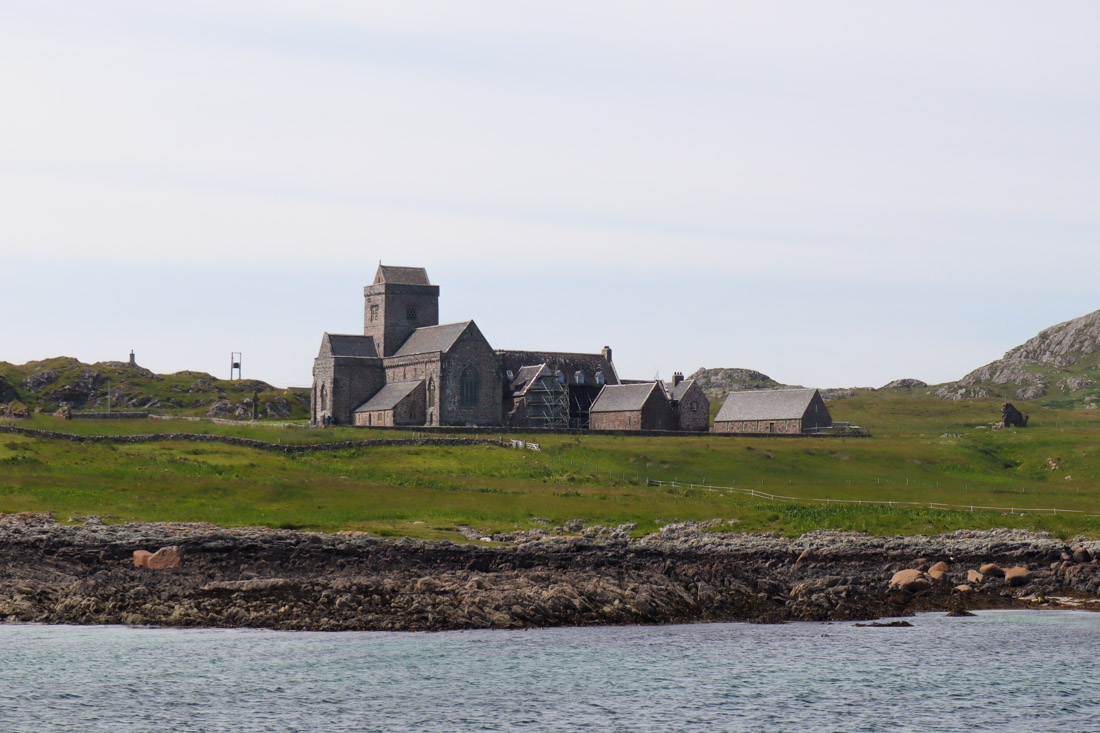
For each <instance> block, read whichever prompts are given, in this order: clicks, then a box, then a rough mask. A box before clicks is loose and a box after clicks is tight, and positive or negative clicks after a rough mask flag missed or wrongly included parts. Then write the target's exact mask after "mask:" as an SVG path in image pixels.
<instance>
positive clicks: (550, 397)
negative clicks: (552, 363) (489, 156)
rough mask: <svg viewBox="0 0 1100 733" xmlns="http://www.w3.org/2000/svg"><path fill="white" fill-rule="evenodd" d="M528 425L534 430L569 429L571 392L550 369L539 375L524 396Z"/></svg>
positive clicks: (532, 381)
mask: <svg viewBox="0 0 1100 733" xmlns="http://www.w3.org/2000/svg"><path fill="white" fill-rule="evenodd" d="M524 399H525V403H526V408H527V423H528V425H530V426H531V427H533V428H552V429H556V430H565V429H567V428H568V427H569V390H568V388H567V387H566V386H565V385H564V384H562V383H561V382H560V381H559V380H558V378H557V375H555V374H554V373H552V372H551V371H550V370H549V369H543V370H542V371H540V372H539V373H538V376H536V377H535V378H534V379H532V380H531V384H530V385H528V387H527V392H526V394H525V395H524Z"/></svg>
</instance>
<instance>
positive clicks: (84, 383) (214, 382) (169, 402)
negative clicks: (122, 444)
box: [0, 356, 309, 418]
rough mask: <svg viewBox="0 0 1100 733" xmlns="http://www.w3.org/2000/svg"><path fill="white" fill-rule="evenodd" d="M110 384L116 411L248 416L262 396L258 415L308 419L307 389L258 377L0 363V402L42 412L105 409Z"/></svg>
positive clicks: (113, 365) (60, 361)
mask: <svg viewBox="0 0 1100 733" xmlns="http://www.w3.org/2000/svg"><path fill="white" fill-rule="evenodd" d="M108 382H109V383H110V391H111V400H110V402H111V409H112V410H116V411H117V410H145V411H153V412H157V411H163V412H167V413H175V414H193V415H207V416H210V417H249V416H251V414H252V397H253V394H254V393H257V392H258V393H259V402H260V405H259V415H260V417H271V418H304V417H309V390H308V389H276V388H275V387H272V386H271V385H270V384H268V383H267V382H261V381H260V380H258V379H239V380H232V381H230V380H224V379H217V378H215V377H214V376H212V375H210V374H207V373H205V372H193V371H182V372H176V373H174V374H154V373H153V372H151V371H149V370H148V369H145V368H144V367H141V366H132V365H130V364H129V363H127V362H121V361H101V362H98V363H95V364H85V363H83V362H80V361H78V360H77V359H73V358H71V357H68V356H59V357H56V358H54V359H45V360H42V361H30V362H27V363H26V364H19V365H16V364H9V363H7V362H0V404H6V403H11V402H13V401H17V402H21V403H23V404H24V405H26V406H27V407H29V408H30V409H31V410H35V409H40V410H42V411H44V412H46V411H48V412H53V411H55V410H57V409H58V408H59V407H61V406H63V405H66V406H68V407H70V408H72V409H74V410H88V411H104V410H106V409H107V387H108Z"/></svg>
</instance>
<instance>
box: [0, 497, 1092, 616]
mask: <svg viewBox="0 0 1100 733" xmlns="http://www.w3.org/2000/svg"><path fill="white" fill-rule="evenodd" d="M721 529H722V527H720V526H717V525H716V524H715V523H702V524H700V523H683V524H672V525H668V526H666V527H664V528H663V529H662V531H660V532H656V533H653V534H650V535H647V536H645V537H642V538H638V539H632V538H631V537H630V534H629V530H630V527H620V528H603V527H584V526H583V523H576V524H573V525H572V526H570V525H566V527H563V528H556V529H554V530H551V529H547V530H545V531H544V530H528V531H525V532H517V533H512V534H510V535H497V536H494V537H491V538H488V539H494V540H498V541H506V542H508V543H509V544H497V543H496V542H493V543H489V542H481V541H479V540H481V539H483V538H482V537H481V536H480V533H478V532H476V531H475V530H467V531H466V534H467V535H468V536H470V537H476V538H477V540H475V542H474V543H472V544H466V543H463V544H456V543H451V542H431V541H419V540H411V539H400V540H380V539H378V538H376V537H373V536H371V535H367V534H362V533H336V534H320V533H312V532H295V531H287V530H271V529H266V528H256V527H252V528H235V529H225V528H220V527H214V526H212V525H205V524H114V525H107V524H103V523H102V522H100V521H98V520H97V519H96V518H90V517H89V518H84V521H83V524H61V523H58V522H56V521H55V520H54V519H53V518H52V517H50V516H49V515H42V514H11V515H0V621H5V622H7V623H27V622H34V623H49V624H132V625H153V626H179V627H196V626H206V627H258V628H270V629H287V630H291V629H293V630H318V631H320V630H325V631H337V630H392V631H398V630H400V631H414V630H416V631H428V630H445V629H477V628H528V627H538V626H589V625H600V624H664V623H691V622H702V621H750V622H759V623H782V622H785V621H867V620H872V619H876V618H882V617H890V616H906V615H911V614H913V613H916V612H918V611H953V612H956V613H961V612H964V611H967V610H973V609H984V608H1042V607H1067V606H1072V607H1078V608H1086V609H1090V610H1100V600H1097V599H1098V598H1100V564H1098V562H1097V560H1096V559H1094V556H1095V555H1097V554H1098V553H1100V542H1096V541H1079V542H1078V541H1071V542H1068V543H1067V542H1064V541H1062V540H1059V539H1057V538H1055V537H1052V536H1049V535H1041V534H1031V533H1028V532H1024V531H1019V530H993V531H988V532H982V531H959V532H953V533H951V534H947V535H939V536H935V537H921V536H917V537H890V538H877V537H868V536H866V535H860V534H852V533H841V532H813V533H810V534H807V535H803V536H802V537H797V538H783V537H778V536H773V535H747V534H737V533H733V532H723V531H719V530H721ZM585 535H588V536H585ZM164 547H176V548H178V550H179V556H180V557H181V558H182V560H181V561H180V562H179V564H178V566H176V567H162V568H160V569H154V568H153V567H152V566H149V567H139V566H137V565H135V552H138V551H144V554H139V555H138V559H139V562H141V563H147V562H148V561H149V554H148V553H150V552H154V551H156V550H159V549H161V548H164ZM171 554H172V553H169V555H171ZM153 564H154V565H156V563H153ZM170 564H171V563H169V565H170ZM994 565H995V566H998V567H999V568H1003V569H1006V570H1007V569H1010V568H1022V569H1023V571H1018V572H1016V574H1015V575H1011V574H1010V577H1009V578H1007V579H1006V578H1005V577H1000V576H998V575H997V573H996V572H994V571H992V570H989V567H988V566H994ZM982 566H987V571H988V572H984V573H980V572H979V568H981V567H982ZM905 570H911V571H915V573H908V574H902V573H900V572H899V571H905ZM976 574H977V575H976ZM900 575H905V577H906V578H907V579H908V581H911V582H908V583H900V582H899V581H898V580H897V577H898V576H900ZM979 576H980V577H979ZM892 580H893V581H894V582H893V584H892V583H891V581H892Z"/></svg>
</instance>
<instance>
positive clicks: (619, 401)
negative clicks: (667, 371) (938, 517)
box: [588, 382, 657, 412]
mask: <svg viewBox="0 0 1100 733" xmlns="http://www.w3.org/2000/svg"><path fill="white" fill-rule="evenodd" d="M655 389H657V382H644V383H642V384H609V385H607V386H605V387H604V388H603V389H601V390H600V395H599V397H597V398H596V401H595V402H593V403H592V407H590V408H589V409H588V411H589V412H630V411H633V410H640V409H642V406H643V405H645V403H646V400H648V399H649V395H650V394H652V393H653V390H655Z"/></svg>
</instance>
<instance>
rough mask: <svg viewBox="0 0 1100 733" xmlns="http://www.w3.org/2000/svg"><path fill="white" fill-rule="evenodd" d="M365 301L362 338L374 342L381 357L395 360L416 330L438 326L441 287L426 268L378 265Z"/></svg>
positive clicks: (366, 290)
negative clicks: (429, 279) (368, 337)
mask: <svg viewBox="0 0 1100 733" xmlns="http://www.w3.org/2000/svg"><path fill="white" fill-rule="evenodd" d="M363 298H364V301H365V302H364V304H363V335H364V336H370V337H371V338H373V339H374V345H375V348H376V349H377V350H378V355H379V356H393V355H394V353H395V352H396V351H397V350H398V349H400V348H401V344H403V343H405V340H406V339H408V338H409V336H410V335H411V334H412V332H413V331H415V330H416V329H418V328H422V327H424V326H438V325H439V286H438V285H432V284H431V282H429V281H428V271H427V270H425V269H424V268H423V267H391V266H389V265H383V264H379V265H378V272H377V273H376V274H375V276H374V283H372V284H371V285H367V286H366V287H364V288H363Z"/></svg>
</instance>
